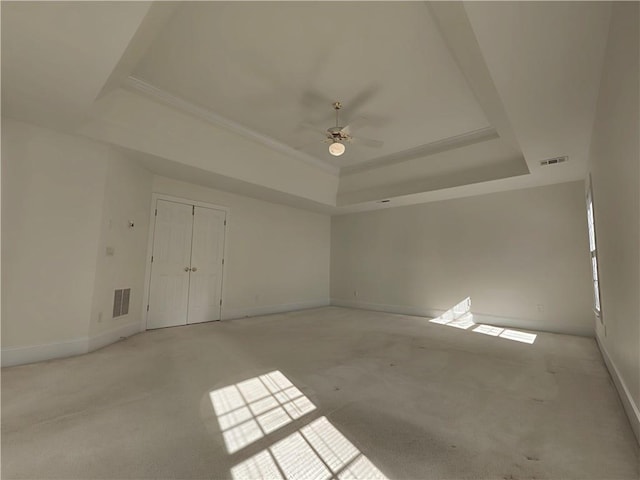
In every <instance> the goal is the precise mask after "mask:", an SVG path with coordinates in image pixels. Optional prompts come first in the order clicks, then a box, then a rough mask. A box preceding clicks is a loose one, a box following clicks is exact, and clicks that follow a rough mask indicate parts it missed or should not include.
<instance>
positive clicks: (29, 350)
mask: <svg viewBox="0 0 640 480" xmlns="http://www.w3.org/2000/svg"><path fill="white" fill-rule="evenodd" d="M88 346H89V339H88V338H87V337H84V338H76V339H73V340H67V341H64V342H56V343H47V344H45V345H29V346H26V347H7V348H2V366H3V367H11V366H14V365H23V364H25V363H35V362H42V361H44V360H52V359H54V358H62V357H71V356H73V355H81V354H83V353H87V351H88Z"/></svg>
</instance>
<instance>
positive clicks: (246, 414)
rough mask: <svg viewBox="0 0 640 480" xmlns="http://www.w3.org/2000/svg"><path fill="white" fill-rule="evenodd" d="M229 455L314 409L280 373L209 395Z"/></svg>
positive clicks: (262, 376) (273, 373) (272, 373)
mask: <svg viewBox="0 0 640 480" xmlns="http://www.w3.org/2000/svg"><path fill="white" fill-rule="evenodd" d="M209 398H210V399H211V404H212V405H213V409H214V411H215V413H216V415H217V417H218V424H219V425H220V429H221V430H222V437H223V438H224V442H225V445H226V447H227V452H228V453H234V452H237V451H238V450H240V449H242V448H244V447H246V446H247V445H249V444H251V443H253V442H255V441H256V440H259V439H260V438H262V437H264V436H265V435H267V434H269V433H271V432H273V431H275V430H277V429H279V428H281V427H283V426H284V425H287V424H288V423H290V422H292V421H293V420H295V419H297V418H300V417H301V416H303V415H305V414H307V413H309V412H311V411H313V410H315V408H316V407H315V405H314V404H313V403H312V402H311V401H310V400H309V399H308V398H307V397H305V396H304V395H303V394H302V392H301V391H300V390H299V389H298V388H297V387H295V386H294V385H293V383H291V382H290V381H289V379H288V378H287V377H285V376H284V375H283V374H282V373H281V372H280V371H277V370H276V371H273V372H270V373H267V374H265V375H260V376H259V377H254V378H251V379H249V380H245V381H243V382H239V383H236V384H235V385H230V386H228V387H224V388H220V389H217V390H214V391H212V392H210V393H209Z"/></svg>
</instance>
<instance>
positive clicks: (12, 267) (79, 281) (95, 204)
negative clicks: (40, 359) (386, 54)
mask: <svg viewBox="0 0 640 480" xmlns="http://www.w3.org/2000/svg"><path fill="white" fill-rule="evenodd" d="M107 152H108V148H107V147H106V146H102V145H98V144H96V143H95V142H92V141H88V140H83V139H81V138H78V137H73V136H70V135H63V134H59V133H55V132H53V131H51V130H46V129H43V128H39V127H35V126H31V125H28V124H25V123H21V122H16V121H13V120H9V119H3V123H2V169H3V172H2V235H3V239H2V240H3V242H2V260H3V262H2V347H3V353H5V352H4V350H5V348H6V347H24V346H34V345H49V344H56V343H59V342H72V343H73V342H76V341H82V340H86V336H87V327H88V323H87V322H88V318H89V315H90V312H91V298H92V294H93V282H94V276H95V263H96V251H97V248H98V242H99V234H100V218H101V214H102V200H103V194H104V188H105V180H106V171H107V162H106V157H107ZM78 346H79V344H77V342H76V343H75V344H73V345H71V346H70V348H76V347H78Z"/></svg>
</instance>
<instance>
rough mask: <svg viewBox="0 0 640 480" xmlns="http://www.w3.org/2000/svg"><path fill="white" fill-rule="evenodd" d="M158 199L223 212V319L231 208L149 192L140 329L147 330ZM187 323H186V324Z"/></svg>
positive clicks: (221, 317) (221, 295) (221, 294)
mask: <svg viewBox="0 0 640 480" xmlns="http://www.w3.org/2000/svg"><path fill="white" fill-rule="evenodd" d="M158 200H167V201H169V202H175V203H183V204H186V205H195V206H196V207H204V208H212V209H214V210H221V211H223V212H225V221H226V225H224V239H223V240H222V258H223V259H224V263H223V264H222V285H221V286H220V299H221V300H222V305H220V320H222V319H223V315H222V312H223V308H224V303H225V302H224V289H225V285H226V284H227V282H226V276H227V269H226V266H227V245H228V243H229V242H227V233H228V230H227V229H228V227H229V222H230V217H231V209H230V208H229V207H225V206H223V205H216V204H214V203H208V202H200V201H198V200H190V199H188V198H182V197H174V196H172V195H165V194H164V193H155V192H154V193H152V194H151V209H150V212H149V235H148V238H147V253H146V259H145V265H146V266H145V273H144V297H143V302H142V315H141V316H140V318H141V319H142V320H141V324H140V331H142V332H144V331H146V330H147V316H148V314H149V312H148V310H147V305H148V304H149V295H150V294H151V252H152V251H153V240H154V236H155V230H156V213H155V212H156V206H157V204H158ZM187 325H188V324H187Z"/></svg>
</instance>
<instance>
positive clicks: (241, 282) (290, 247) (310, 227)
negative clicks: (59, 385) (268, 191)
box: [153, 176, 330, 318]
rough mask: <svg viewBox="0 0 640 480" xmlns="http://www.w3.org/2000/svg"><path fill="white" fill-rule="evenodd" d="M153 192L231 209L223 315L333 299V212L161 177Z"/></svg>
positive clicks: (281, 308) (235, 316) (326, 301)
mask: <svg viewBox="0 0 640 480" xmlns="http://www.w3.org/2000/svg"><path fill="white" fill-rule="evenodd" d="M153 191H154V192H157V193H163V194H167V195H173V196H176V197H182V198H186V199H190V200H196V201H202V202H209V203H213V204H215V205H219V206H224V207H228V208H230V215H229V218H228V227H227V238H226V243H227V254H226V257H225V277H224V285H223V307H222V315H223V318H237V317H243V316H246V315H259V314H263V313H271V312H277V311H286V310H293V309H296V308H305V307H313V306H320V305H327V304H328V303H329V252H330V217H329V216H328V215H323V214H319V213H312V212H308V211H304V210H299V209H296V208H292V207H288V206H284V205H278V204H274V203H269V202H264V201H261V200H255V199H252V198H248V197H243V196H240V195H235V194H232V193H227V192H223V191H219V190H214V189H210V188H206V187H201V186H198V185H194V184H190V183H185V182H180V181H177V180H172V179H169V178H165V177H160V176H155V177H154V179H153Z"/></svg>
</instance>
